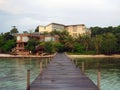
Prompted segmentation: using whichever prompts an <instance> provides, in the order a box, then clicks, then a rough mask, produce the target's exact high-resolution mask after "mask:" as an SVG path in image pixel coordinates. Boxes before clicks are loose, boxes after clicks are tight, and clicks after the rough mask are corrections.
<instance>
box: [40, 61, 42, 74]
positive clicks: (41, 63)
mask: <svg viewBox="0 0 120 90" xmlns="http://www.w3.org/2000/svg"><path fill="white" fill-rule="evenodd" d="M41 72H42V61H41V62H40V73H41Z"/></svg>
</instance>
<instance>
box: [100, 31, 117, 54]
mask: <svg viewBox="0 0 120 90" xmlns="http://www.w3.org/2000/svg"><path fill="white" fill-rule="evenodd" d="M101 44H102V46H101V53H104V54H108V55H110V54H114V53H115V52H116V47H117V39H116V37H115V36H114V35H113V34H112V33H108V34H104V35H103V40H102V43H101Z"/></svg>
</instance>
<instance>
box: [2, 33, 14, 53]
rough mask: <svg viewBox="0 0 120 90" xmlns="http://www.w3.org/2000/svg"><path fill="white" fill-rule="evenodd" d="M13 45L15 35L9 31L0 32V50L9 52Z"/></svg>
mask: <svg viewBox="0 0 120 90" xmlns="http://www.w3.org/2000/svg"><path fill="white" fill-rule="evenodd" d="M15 46H16V37H14V36H13V35H11V34H10V32H7V33H4V34H3V33H1V34H0V52H3V53H10V51H11V50H12V48H14V47H15Z"/></svg>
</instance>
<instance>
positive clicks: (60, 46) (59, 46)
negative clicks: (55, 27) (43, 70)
mask: <svg viewBox="0 0 120 90" xmlns="http://www.w3.org/2000/svg"><path fill="white" fill-rule="evenodd" d="M54 47H55V50H56V51H57V52H64V45H63V44H62V43H55V44H54Z"/></svg>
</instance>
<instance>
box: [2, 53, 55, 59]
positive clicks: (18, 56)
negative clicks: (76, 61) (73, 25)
mask: <svg viewBox="0 0 120 90" xmlns="http://www.w3.org/2000/svg"><path fill="white" fill-rule="evenodd" d="M55 55H56V53H55V54H52V55H45V56H40V55H10V54H0V58H49V57H54V56H55Z"/></svg>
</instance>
